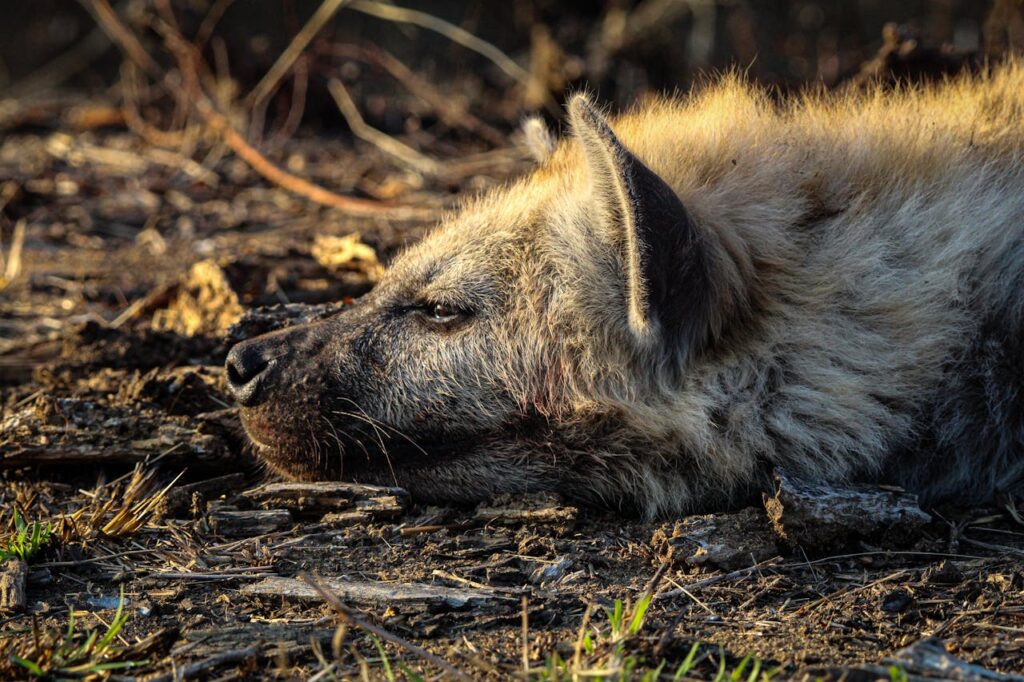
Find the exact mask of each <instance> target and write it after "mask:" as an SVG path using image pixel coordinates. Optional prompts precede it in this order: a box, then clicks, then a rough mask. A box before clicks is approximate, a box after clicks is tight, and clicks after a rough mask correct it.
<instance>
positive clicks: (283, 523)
mask: <svg viewBox="0 0 1024 682" xmlns="http://www.w3.org/2000/svg"><path fill="white" fill-rule="evenodd" d="M210 522H211V524H212V525H213V528H214V530H216V531H217V532H218V533H219V534H221V535H223V536H225V537H229V538H247V537H255V536H257V535H264V534H266V533H273V532H274V531H276V530H281V529H282V528H285V527H287V526H290V525H291V524H292V522H293V519H292V515H291V513H290V512H289V511H288V510H287V509H254V510H250V511H232V510H224V509H215V510H214V511H211V512H210Z"/></svg>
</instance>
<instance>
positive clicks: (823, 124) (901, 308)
mask: <svg viewBox="0 0 1024 682" xmlns="http://www.w3.org/2000/svg"><path fill="white" fill-rule="evenodd" d="M1022 120H1024V68H1022V66H1021V64H1020V63H1011V64H1009V65H1006V66H1004V67H1002V68H1001V69H999V70H997V71H995V72H994V73H991V74H988V75H987V76H984V77H982V78H975V79H965V80H962V81H955V82H952V83H949V84H945V85H941V86H937V87H932V88H923V89H904V90H901V91H897V92H895V93H892V92H882V91H881V90H879V91H875V92H868V93H863V94H847V95H834V96H833V95H829V96H820V97H807V98H805V99H803V100H800V101H797V102H795V103H792V104H789V105H784V106H777V105H775V104H773V103H771V102H770V101H769V100H768V98H767V97H766V96H765V95H764V94H762V93H760V92H758V91H756V90H754V89H752V88H751V87H749V86H748V85H746V84H744V83H742V82H741V81H740V80H739V79H738V78H735V77H728V78H725V79H723V80H722V81H721V82H720V83H719V84H717V85H715V86H713V87H711V88H709V89H708V90H706V91H705V92H704V93H703V94H700V95H697V96H694V97H691V98H688V99H683V100H663V101H660V102H656V103H654V104H653V105H648V106H645V107H644V108H643V109H640V110H637V111H635V112H633V113H629V114H626V115H624V116H622V117H619V118H616V119H613V120H612V121H611V127H612V128H613V129H614V131H615V133H616V135H618V137H619V138H620V139H621V140H622V142H623V143H624V144H625V145H626V146H627V147H628V148H629V149H630V150H631V151H632V152H633V153H634V154H635V155H636V156H637V157H638V158H640V159H641V160H642V161H643V162H644V163H646V164H647V165H648V166H649V167H650V168H651V169H653V170H654V171H655V172H657V173H658V174H659V175H660V176H661V177H662V178H663V179H664V180H665V181H666V182H667V183H668V184H669V186H671V187H672V188H673V189H674V190H675V191H676V192H677V194H678V196H679V197H680V199H681V201H682V203H683V204H684V205H685V206H686V208H687V210H688V211H689V212H690V214H691V216H692V217H693V220H694V222H695V223H696V225H697V227H698V229H699V230H700V232H701V234H702V236H703V238H704V245H705V248H706V249H707V253H708V257H709V262H710V263H711V268H712V270H713V274H712V287H713V290H712V291H711V292H707V293H708V295H709V296H710V297H711V300H713V302H714V303H713V305H712V306H711V308H710V309H711V310H712V311H713V315H712V316H711V317H710V319H709V321H708V329H707V334H708V343H707V346H706V348H705V349H704V350H703V351H701V352H700V353H697V354H694V355H684V354H679V355H677V356H675V360H674V361H673V360H671V359H670V360H666V359H665V358H666V357H668V358H672V357H673V356H672V354H671V353H669V354H668V355H667V356H666V354H665V353H663V352H661V353H659V352H657V351H655V350H650V349H646V348H643V347H639V346H637V345H636V344H630V343H628V342H626V341H625V339H628V334H627V331H628V330H627V329H625V327H624V324H625V323H624V322H623V320H624V319H625V316H624V315H623V314H622V312H623V310H624V309H625V305H626V301H625V300H624V298H623V293H622V288H621V286H620V285H621V281H622V280H621V277H620V276H618V275H619V274H621V272H622V271H623V264H622V263H619V262H608V260H607V259H599V258H594V257H592V256H588V257H584V256H583V254H584V253H588V251H587V250H588V249H589V248H591V246H590V243H591V242H592V241H593V240H595V239H599V238H601V235H597V234H595V230H596V229H597V228H596V227H595V225H594V222H593V220H592V217H591V216H590V215H589V207H588V206H587V205H585V204H581V203H580V199H579V198H580V197H585V196H587V193H586V183H587V182H588V179H587V175H586V173H585V172H584V170H583V169H584V168H585V165H584V163H583V162H582V159H581V152H580V150H579V148H578V145H577V144H576V143H575V141H573V140H571V139H570V140H566V141H563V142H562V143H561V144H560V145H559V146H558V147H557V149H556V150H555V151H554V153H553V155H552V157H550V158H549V159H548V160H547V161H546V163H545V164H544V165H543V166H542V167H541V168H540V169H539V170H538V171H537V174H536V175H535V177H534V178H532V179H531V180H530V181H528V182H530V183H534V184H535V183H536V181H537V180H540V181H541V182H542V183H543V185H544V186H545V187H546V188H547V190H546V200H545V201H546V209H545V215H544V216H543V223H544V225H543V226H542V227H540V228H538V239H539V244H538V245H537V247H536V248H537V252H538V254H537V255H538V258H539V259H540V262H541V263H542V264H543V265H539V266H537V269H536V271H534V272H531V273H528V276H529V277H536V276H538V275H539V274H540V273H539V271H540V270H541V269H542V268H543V269H544V270H546V272H544V273H543V275H542V276H541V278H540V279H538V280H534V281H535V282H536V281H546V280H545V279H544V278H545V277H546V278H552V281H553V282H555V284H553V285H552V286H551V288H550V289H548V290H547V291H546V293H545V296H546V303H545V314H546V315H547V318H548V319H549V320H550V324H551V329H550V332H549V333H550V338H553V339H558V345H557V348H555V347H552V348H548V349H545V350H543V351H541V352H543V353H545V354H546V355H547V357H548V360H547V364H546V366H545V368H544V370H545V372H544V376H543V377H542V378H538V379H537V383H539V384H540V387H534V388H533V389H531V390H533V391H535V392H536V393H538V394H545V395H547V396H548V399H547V400H545V401H543V403H542V404H545V405H547V408H546V409H547V410H548V411H549V413H551V414H557V415H558V416H559V417H560V419H561V422H562V426H561V427H560V428H561V429H562V431H563V432H564V433H566V434H570V435H569V436H567V438H566V440H567V441H574V442H577V443H579V442H583V443H586V442H588V439H587V438H586V437H585V436H584V435H583V434H584V432H585V431H586V430H587V429H593V428H594V424H595V423H605V424H613V425H614V429H613V432H612V433H611V434H610V435H609V434H607V433H606V434H605V437H604V438H603V439H602V440H601V441H600V443H599V451H594V450H589V449H588V448H587V447H577V448H576V452H577V456H578V457H579V458H580V459H581V460H585V461H586V462H589V464H581V466H590V465H595V466H596V467H597V470H598V471H607V472H608V473H607V480H606V481H605V482H604V484H603V485H604V490H605V494H606V495H607V496H608V497H619V496H620V493H630V492H638V493H639V496H640V498H641V499H644V500H645V503H644V505H645V509H646V511H647V512H648V513H649V514H652V515H653V514H658V513H676V512H681V511H687V510H689V509H691V508H692V507H693V506H694V504H695V501H696V500H698V499H699V500H700V501H701V503H702V504H713V503H714V501H717V500H723V499H725V500H728V499H732V498H735V497H736V496H738V495H743V494H745V493H746V492H747V491H749V489H750V488H751V486H752V485H756V482H758V481H761V480H763V476H764V475H765V472H766V471H767V470H768V469H769V468H770V467H771V466H784V467H787V468H788V469H790V470H792V471H795V472H797V473H799V474H802V475H807V476H811V477H816V478H824V479H828V480H832V481H844V480H855V479H860V478H864V477H872V478H877V477H878V476H879V475H882V476H885V477H891V478H890V479H889V482H892V483H916V484H919V485H918V488H919V492H922V493H923V494H924V495H925V496H926V497H927V496H929V495H931V494H932V493H934V497H935V498H941V497H944V496H948V494H949V493H950V492H951V491H953V490H957V489H958V488H959V491H960V492H962V493H964V494H966V495H971V494H974V493H977V494H979V495H982V496H983V495H985V494H991V492H992V491H991V490H990V489H989V488H991V486H992V485H994V483H992V482H993V481H995V480H996V479H998V480H1000V481H1003V484H1007V481H1010V482H1012V481H1014V480H1017V479H1019V477H1020V475H1021V473H1022V469H1024V466H1022V465H1021V463H1020V457H1019V456H1015V455H1012V454H1011V453H1010V451H1011V450H1012V449H1013V448H1018V451H1019V448H1020V434H1019V433H1018V434H1017V435H1015V436H1008V437H1007V438H1003V439H1002V441H1005V442H1006V444H1005V446H1004V447H1003V449H1002V450H999V451H998V452H996V451H992V452H989V453H988V454H987V455H986V454H985V453H981V454H979V455H978V457H979V458H980V460H981V461H978V462H975V463H974V465H973V466H971V465H970V464H969V463H966V461H965V458H967V457H969V455H968V454H967V452H966V446H965V445H964V444H962V443H960V441H959V440H957V439H958V438H960V437H961V435H962V436H963V438H967V436H966V435H963V434H968V433H974V432H975V430H976V428H975V426H972V425H970V424H967V423H966V420H968V419H969V417H968V416H967V415H959V414H958V415H956V417H955V418H956V419H958V420H961V421H962V422H963V424H962V425H961V427H960V429H959V431H957V432H956V433H953V432H952V431H949V430H948V429H947V432H941V429H938V425H936V424H935V423H934V421H935V420H934V415H933V414H931V413H930V411H931V410H933V407H934V406H935V405H936V402H937V401H938V400H939V399H940V397H941V396H942V394H943V392H945V391H949V390H955V389H951V387H954V386H956V385H958V384H957V382H958V381H961V378H960V377H959V376H958V374H957V372H958V369H959V370H963V371H964V372H967V371H968V368H967V363H970V362H974V361H975V360H977V358H972V357H969V355H970V353H971V352H972V351H971V349H972V348H973V347H974V345H975V344H976V343H977V340H978V339H979V338H980V336H981V335H982V334H983V330H982V329H981V323H980V320H984V319H987V318H991V317H993V316H998V315H1001V314H1003V312H1006V313H1013V315H1014V316H1015V317H1014V319H1016V320H1017V326H1018V327H1019V326H1020V320H1021V319H1022V316H1021V311H1022V307H1021V306H1020V305H1019V304H1016V303H1011V301H1012V300H1016V298H1014V297H1019V293H1020V289H1019V288H1016V289H1015V290H1014V291H1013V296H1010V293H1009V292H1008V291H1007V285H1008V284H1012V285H1014V286H1017V285H1019V284H1020V283H1021V282H1024V277H1022V276H1021V274H1020V273H1021V267H1020V264H1019V261H1018V263H1017V264H1016V265H1015V264H1013V263H1012V260H1013V259H1012V258H1011V259H1010V260H1009V261H1008V260H1007V258H1006V257H1005V256H1004V254H1007V253H1010V254H1015V257H1019V256H1024V246H1022V245H1021V244H1022V231H1024V172H1022V170H1021V169H1022V164H1021V160H1022V150H1024V124H1022ZM511 191H512V192H516V191H519V190H517V189H516V188H513V189H512V190H511ZM531 191H533V192H536V189H532V190H531ZM609 273H612V276H610V274H609ZM534 286H536V285H534ZM534 310H536V308H534ZM1015 331H1016V332H1017V333H1018V335H1019V334H1020V333H1021V332H1024V329H1019V328H1018V329H1016V330H1015ZM1018 362H1020V360H1019V359H1018ZM555 386H557V398H556V397H555V396H554V395H553V394H555V393H556V391H555V388H554V387H555ZM1004 393H1005V395H1004V394H1003V393H1000V396H1002V397H1000V396H992V400H1004V401H1005V400H1009V398H1008V397H1007V396H1008V395H1009V393H1008V392H1004ZM1003 407H1004V408H1006V409H1009V408H1008V407H1006V406H1005V405H1004V406H1003ZM1011 407H1012V406H1011ZM1015 409H1016V408H1015ZM1004 411H1006V410H1005V409H1004ZM991 418H994V417H993V416H992V415H991V414H985V415H981V416H979V417H977V419H980V420H982V421H984V420H985V419H991ZM1014 424H1015V423H1014ZM1014 424H1007V425H1005V427H1006V428H1010V429H1012V428H1014ZM978 428H980V427H978ZM993 428H1002V427H993ZM961 432H962V433H961ZM958 434H961V435H958ZM926 437H927V438H931V439H932V440H931V441H930V442H933V443H934V442H935V441H936V440H937V441H938V442H939V447H940V451H941V452H946V453H948V454H946V455H939V454H936V455H934V457H933V459H934V458H940V457H946V459H945V460H943V462H947V463H953V464H957V463H959V464H962V465H963V472H961V473H957V472H954V473H953V474H951V475H950V476H947V477H946V479H945V480H944V482H942V483H937V482H936V483H928V484H927V485H925V484H923V483H921V475H920V471H921V470H922V467H927V466H931V465H932V464H934V462H931V463H930V462H929V461H924V460H922V461H921V462H920V463H919V464H920V465H918V464H906V465H899V466H893V463H892V462H890V461H888V459H887V458H890V457H893V456H895V455H894V453H899V452H905V451H912V450H914V445H915V443H917V442H920V441H921V439H922V438H926ZM1015 439H1016V440H1015ZM638 441H639V442H642V443H645V444H647V445H646V446H641V447H637V442H638ZM1002 441H1001V442H1002ZM652 444H653V445H652ZM993 447H995V446H993ZM981 449H984V448H981ZM626 455H628V456H629V459H628V464H626V465H623V464H622V458H625V457H626ZM914 457H917V458H918V460H920V459H921V458H922V457H924V458H925V460H927V457H928V456H926V455H921V454H920V453H919V454H917V455H914ZM985 457H988V459H985ZM1014 457H1016V459H1013V458H1014ZM612 459H615V460H616V466H614V467H611V466H607V464H608V462H609V461H610V460H612ZM1011 459H1012V461H1010V460H1011ZM991 467H1002V473H999V474H996V473H991V474H989V473H986V472H988V470H989V468H991ZM979 468H980V469H981V470H979ZM883 472H885V473H883ZM972 472H973V473H974V474H975V478H976V479H977V480H978V481H981V482H980V483H977V484H973V483H971V481H969V480H968V479H969V478H970V477H971V474H972ZM951 477H952V478H954V479H956V480H952V481H951V480H950V478H951ZM957 477H959V478H957ZM752 482H753V483H752ZM588 485H590V483H588ZM598 487H599V488H600V485H599V486H598Z"/></svg>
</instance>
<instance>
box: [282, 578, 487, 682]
mask: <svg viewBox="0 0 1024 682" xmlns="http://www.w3.org/2000/svg"><path fill="white" fill-rule="evenodd" d="M299 579H300V580H302V581H303V582H305V583H306V584H307V585H309V586H310V587H312V588H313V589H314V590H316V592H317V594H319V595H320V596H321V597H322V598H323V600H324V601H326V602H327V603H328V604H329V605H330V607H331V608H332V609H334V610H335V611H336V612H337V613H338V615H339V616H340V617H341V623H340V624H339V628H340V627H342V626H347V625H354V626H356V627H357V628H359V629H361V630H365V631H366V632H369V633H370V634H372V635H376V636H377V637H378V638H380V639H382V640H384V641H386V642H391V643H392V644H394V645H396V646H399V647H401V648H403V649H405V650H407V651H409V652H410V653H412V654H414V655H416V656H418V657H420V658H422V659H424V660H426V661H430V662H431V663H433V664H434V665H436V666H437V667H438V668H440V669H441V670H442V671H444V672H445V673H446V675H448V676H450V677H452V678H454V679H458V680H472V679H473V678H471V677H470V676H469V675H467V674H466V673H464V672H462V671H461V670H459V669H458V668H456V667H454V666H453V665H452V664H451V663H449V662H448V661H446V660H444V659H443V658H440V657H439V656H435V655H434V654H432V653H430V652H429V651H427V650H425V649H423V648H421V647H418V646H416V645H415V644H413V643H412V642H409V641H407V640H405V639H402V638H401V637H399V636H398V635H396V634H393V633H391V632H388V631H387V630H385V629H383V628H379V627H377V626H376V625H374V624H373V623H368V622H366V621H365V620H363V619H362V618H360V617H359V616H357V615H356V614H355V612H354V611H353V610H352V609H350V608H348V607H347V606H345V605H344V604H342V603H341V601H340V600H339V599H338V598H337V597H336V596H334V594H332V593H331V592H330V591H329V590H327V589H325V588H324V587H323V586H322V585H321V584H320V581H318V580H317V579H316V578H314V577H313V576H311V575H310V574H309V573H305V572H303V573H300V574H299Z"/></svg>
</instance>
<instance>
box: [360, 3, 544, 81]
mask: <svg viewBox="0 0 1024 682" xmlns="http://www.w3.org/2000/svg"><path fill="white" fill-rule="evenodd" d="M350 9H354V10H355V11H357V12H362V13H363V14H369V15H370V16H374V17H377V18H378V19H385V20H387V21H393V22H397V23H400V24H414V25H416V26H419V27H421V28H425V29H428V30H431V31H434V32H435V33H440V34H441V35H443V36H444V37H446V38H448V39H449V40H451V41H452V42H455V43H458V44H459V45H462V46H463V47H465V48H467V49H469V50H472V51H473V52H476V53H477V54H479V55H482V56H484V57H486V58H487V59H489V60H490V61H491V62H493V63H494V64H495V65H496V66H497V67H498V68H499V69H501V70H502V71H504V72H505V73H506V74H507V75H508V76H509V77H510V78H512V79H513V80H515V81H517V82H519V83H521V84H522V85H524V86H525V85H529V83H530V80H531V76H530V73H529V72H528V71H527V70H526V69H524V68H523V67H521V66H519V64H516V62H515V61H514V60H513V59H512V58H511V57H509V56H508V55H507V54H505V53H504V52H502V51H501V50H499V49H498V48H497V47H495V46H494V45H492V44H491V43H489V42H487V41H486V40H483V39H481V38H477V37H476V36H475V35H473V34H472V33H470V32H469V31H467V30H466V29H464V28H460V27H458V26H456V25H455V24H451V23H449V22H447V21H445V20H444V19H439V18H438V17H435V16H433V15H431V14H427V13H426V12H420V11H419V10H415V9H408V8H406V7H395V6H394V5H385V4H384V3H381V2H376V1H375V0H356V2H353V3H352V5H351V7H350Z"/></svg>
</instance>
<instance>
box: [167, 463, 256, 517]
mask: <svg viewBox="0 0 1024 682" xmlns="http://www.w3.org/2000/svg"><path fill="white" fill-rule="evenodd" d="M244 483H245V474H240V473H234V474H226V475H224V476H216V477H214V478H208V479H206V480H205V481H197V482H196V483H189V484H188V485H182V486H177V487H174V488H171V489H170V490H169V491H167V515H168V516H170V517H172V518H174V516H175V514H186V513H188V512H189V511H190V510H191V509H192V496H193V495H203V496H206V497H210V496H214V495H221V494H224V493H226V492H231V491H232V490H235V489H236V488H240V487H241V486H242V485H243V484H244Z"/></svg>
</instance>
